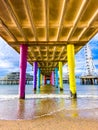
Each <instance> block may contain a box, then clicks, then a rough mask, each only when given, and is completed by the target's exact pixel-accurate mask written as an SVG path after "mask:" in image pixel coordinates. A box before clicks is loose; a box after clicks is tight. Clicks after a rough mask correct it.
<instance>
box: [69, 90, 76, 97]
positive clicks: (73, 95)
mask: <svg viewBox="0 0 98 130" xmlns="http://www.w3.org/2000/svg"><path fill="white" fill-rule="evenodd" d="M70 95H71V98H73V99H76V98H77V94H76V93H74V94H73V93H72V92H71V91H70Z"/></svg>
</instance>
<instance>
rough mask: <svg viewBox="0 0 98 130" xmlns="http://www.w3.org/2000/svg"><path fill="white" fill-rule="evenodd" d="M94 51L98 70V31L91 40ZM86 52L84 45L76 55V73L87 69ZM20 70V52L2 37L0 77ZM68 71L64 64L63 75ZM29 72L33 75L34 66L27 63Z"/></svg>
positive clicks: (0, 41) (93, 55)
mask: <svg viewBox="0 0 98 130" xmlns="http://www.w3.org/2000/svg"><path fill="white" fill-rule="evenodd" d="M89 45H90V48H91V52H92V58H93V62H94V65H95V67H96V71H97V72H98V33H97V34H96V35H95V36H94V37H93V38H92V39H91V40H90V41H89ZM84 59H85V54H84V47H83V48H82V49H81V50H80V51H79V52H78V53H77V54H76V55H75V61H76V69H75V73H76V75H82V73H84V71H85V60H84ZM17 71H18V72H19V54H18V53H17V52H16V51H15V50H14V49H13V48H11V47H10V46H9V45H8V44H7V43H6V42H5V41H4V40H3V39H2V38H1V37H0V77H4V76H5V75H7V74H8V73H10V72H17ZM66 72H67V67H66V65H64V66H63V75H65V74H66ZM27 73H30V74H32V75H33V72H32V66H31V65H30V64H29V63H27Z"/></svg>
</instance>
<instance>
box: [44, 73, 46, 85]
mask: <svg viewBox="0 0 98 130" xmlns="http://www.w3.org/2000/svg"><path fill="white" fill-rule="evenodd" d="M45 84H46V75H44V85H45Z"/></svg>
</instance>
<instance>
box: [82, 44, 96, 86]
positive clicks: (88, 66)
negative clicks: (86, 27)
mask: <svg viewBox="0 0 98 130" xmlns="http://www.w3.org/2000/svg"><path fill="white" fill-rule="evenodd" d="M84 51H85V72H84V73H83V74H82V76H81V77H80V80H81V84H98V74H97V72H96V67H95V65H94V63H93V58H92V53H91V49H90V45H89V44H87V45H86V46H85V48H84Z"/></svg>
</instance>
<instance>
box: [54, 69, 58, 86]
mask: <svg viewBox="0 0 98 130" xmlns="http://www.w3.org/2000/svg"><path fill="white" fill-rule="evenodd" d="M55 86H56V87H58V68H55Z"/></svg>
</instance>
